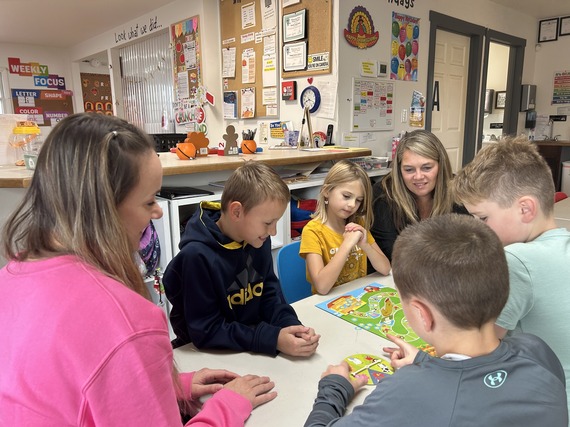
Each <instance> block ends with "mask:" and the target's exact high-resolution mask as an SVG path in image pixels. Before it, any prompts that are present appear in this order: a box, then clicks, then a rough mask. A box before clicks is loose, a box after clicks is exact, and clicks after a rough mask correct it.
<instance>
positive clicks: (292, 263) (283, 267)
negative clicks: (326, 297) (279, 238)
mask: <svg viewBox="0 0 570 427" xmlns="http://www.w3.org/2000/svg"><path fill="white" fill-rule="evenodd" d="M300 247H301V242H300V241H294V242H292V243H289V244H288V245H285V246H283V247H282V248H281V249H280V250H279V252H278V253H277V275H278V276H279V281H280V282H281V289H282V290H283V295H284V296H285V299H286V300H287V302H288V303H289V304H292V303H294V302H295V301H299V300H300V299H303V298H306V297H309V296H311V295H312V292H311V284H310V283H309V282H308V281H307V277H306V276H305V269H306V267H305V259H304V258H301V256H300V255H299V248H300Z"/></svg>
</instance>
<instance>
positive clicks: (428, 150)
mask: <svg viewBox="0 0 570 427" xmlns="http://www.w3.org/2000/svg"><path fill="white" fill-rule="evenodd" d="M406 150H410V151H411V152H413V153H415V154H417V155H419V156H422V157H426V158H428V159H431V160H435V161H436V162H437V163H438V173H437V179H436V184H435V189H434V191H433V207H432V210H431V213H430V217H434V216H438V215H443V214H446V213H450V212H451V211H452V208H453V201H452V198H451V195H450V192H449V191H448V185H449V181H450V180H451V178H452V176H453V175H452V171H451V163H450V162H449V157H448V156H447V151H445V147H444V146H443V144H442V143H441V141H440V140H439V139H438V138H437V136H435V135H434V134H433V133H431V132H429V131H426V130H423V129H419V130H415V131H413V132H409V133H408V134H406V135H405V136H404V137H403V138H402V140H401V141H400V143H399V144H398V147H397V149H396V155H395V158H394V162H393V164H392V170H391V171H390V173H389V174H388V175H387V176H386V177H385V178H384V179H383V180H382V183H381V185H382V188H383V190H384V194H385V195H386V199H387V201H388V203H389V204H390V205H391V207H392V212H393V215H394V218H393V219H394V224H395V225H396V228H397V229H398V231H402V230H403V229H404V228H405V227H406V226H407V225H408V224H413V223H416V222H418V221H419V220H420V218H419V214H418V208H417V205H416V200H415V198H414V197H413V195H412V193H411V192H410V190H408V188H407V187H406V184H405V183H404V178H403V177H402V170H401V167H402V158H403V157H404V152H405V151H406Z"/></svg>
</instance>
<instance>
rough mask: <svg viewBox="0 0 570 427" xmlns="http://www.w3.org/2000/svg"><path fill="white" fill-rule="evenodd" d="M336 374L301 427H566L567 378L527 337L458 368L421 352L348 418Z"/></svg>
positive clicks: (346, 394) (348, 390)
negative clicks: (345, 414) (331, 426)
mask: <svg viewBox="0 0 570 427" xmlns="http://www.w3.org/2000/svg"><path fill="white" fill-rule="evenodd" d="M353 393H354V392H353V389H352V386H351V385H350V383H349V382H348V381H347V380H346V379H345V378H343V377H341V376H340V375H328V376H326V377H325V378H323V379H321V381H320V382H319V392H318V395H317V398H316V400H315V404H314V406H313V410H312V412H311V414H310V415H309V418H308V419H307V422H306V423H305V426H325V425H327V426H328V425H335V426H359V427H366V426H374V427H381V426H389V427H394V426H400V427H401V426H420V425H421V426H427V427H446V426H458V427H470V426H473V427H475V426H477V427H479V426H486V427H493V426H496V427H505V426H517V427H537V426H548V427H567V426H568V410H567V406H566V390H565V379H564V371H563V369H562V366H561V365H560V362H559V360H558V358H557V357H556V356H555V354H554V353H553V352H552V350H551V349H550V348H549V347H548V346H547V345H546V344H545V343H544V342H543V341H542V340H541V339H540V338H537V337H535V336H533V335H529V334H520V335H517V336H516V337H509V338H506V339H504V340H503V341H502V342H501V344H500V345H499V347H497V349H496V350H495V351H493V352H492V353H490V354H488V355H485V356H480V357H474V358H471V359H466V360H462V361H453V360H444V359H441V358H435V357H431V356H429V355H427V354H426V353H424V352H419V353H418V355H417V356H416V359H415V360H414V363H413V364H411V365H408V366H405V367H403V368H401V369H399V370H398V371H396V372H395V373H394V375H391V376H388V377H385V378H384V379H383V380H382V381H381V382H380V383H379V384H378V385H377V386H376V388H375V389H374V390H373V391H372V393H371V394H370V395H369V396H368V397H367V398H366V399H365V401H364V403H363V404H362V405H360V406H357V407H356V408H354V410H353V412H352V413H351V414H349V415H347V416H345V417H342V415H343V413H344V411H345V409H346V405H347V404H348V402H349V401H350V399H352V395H353Z"/></svg>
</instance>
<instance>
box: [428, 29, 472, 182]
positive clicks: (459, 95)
mask: <svg viewBox="0 0 570 427" xmlns="http://www.w3.org/2000/svg"><path fill="white" fill-rule="evenodd" d="M435 43H436V48H435V65H434V109H433V111H432V124H431V131H432V132H433V133H434V134H435V135H436V136H437V137H438V138H439V139H440V140H441V142H442V143H443V145H444V146H445V149H446V150H447V154H448V155H449V160H450V162H451V167H452V169H453V172H454V173H455V172H457V171H458V170H459V169H461V166H462V159H463V134H464V130H465V129H464V128H465V105H466V104H467V77H468V66H469V43H470V39H469V37H467V36H463V35H460V34H455V33H450V32H448V31H443V30H437V34H436V42H435ZM474 102H477V101H476V100H474ZM438 105H439V106H438ZM438 108H439V111H438Z"/></svg>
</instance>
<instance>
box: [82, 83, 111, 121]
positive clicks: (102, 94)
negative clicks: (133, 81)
mask: <svg viewBox="0 0 570 427" xmlns="http://www.w3.org/2000/svg"><path fill="white" fill-rule="evenodd" d="M80 75H81V89H82V92H83V110H84V111H85V112H86V113H95V112H97V113H103V114H106V115H108V116H112V115H113V94H112V93H111V76H110V75H109V74H95V73H81V74H80Z"/></svg>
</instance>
